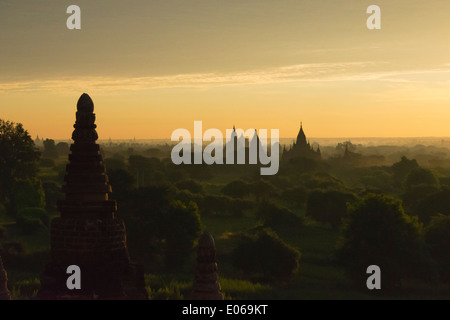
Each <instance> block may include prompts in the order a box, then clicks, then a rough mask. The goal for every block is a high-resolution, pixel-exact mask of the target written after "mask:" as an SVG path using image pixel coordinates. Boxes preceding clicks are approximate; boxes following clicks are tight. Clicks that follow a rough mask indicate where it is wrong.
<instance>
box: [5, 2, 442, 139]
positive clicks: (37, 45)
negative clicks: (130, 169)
mask: <svg viewBox="0 0 450 320" xmlns="http://www.w3.org/2000/svg"><path fill="white" fill-rule="evenodd" d="M70 4H72V3H71V1H56V0H52V1H50V0H42V1H12V0H4V1H2V2H0V30H1V32H0V43H2V49H1V50H0V61H1V64H0V71H1V72H0V118H2V119H5V120H12V121H15V122H21V123H23V124H24V126H25V128H26V129H28V131H29V132H30V133H31V135H32V136H33V137H35V136H36V135H39V136H40V137H45V138H53V139H68V138H70V135H71V132H72V125H73V123H74V121H75V111H76V110H75V107H76V102H77V100H78V97H79V96H80V95H81V94H82V93H83V92H86V93H88V94H89V95H90V96H91V98H92V99H93V101H94V104H95V112H96V114H97V125H98V133H99V136H100V139H108V138H110V137H111V138H112V139H130V138H134V137H136V138H137V139H146V138H170V135H171V133H172V131H173V130H175V129H177V128H187V129H189V130H193V122H194V120H202V121H203V128H204V129H205V130H206V128H219V129H221V130H223V131H225V129H226V128H231V127H232V126H233V125H236V126H237V127H241V128H243V129H248V128H256V129H260V128H261V129H262V128H266V129H271V128H277V129H280V136H281V137H294V136H296V134H297V132H298V129H299V124H300V121H303V124H304V127H305V131H306V132H307V135H308V136H309V137H365V136H366V137H389V136H393V137H407V136H414V137H416V136H450V126H449V125H448V123H449V120H450V90H449V89H450V42H449V41H448V39H450V20H449V19H448V17H447V15H448V12H450V2H449V1H446V0H445V1H440V0H434V1H433V5H432V6H431V5H430V2H426V1H424V0H417V1H408V0H396V1H395V2H394V1H388V0H377V1H361V0H346V1H333V0H322V1H307V0H294V1H288V0H279V1H271V0H258V1H256V0H245V1H237V0H226V1H225V0H219V1H207V0H184V1H181V0H172V1H163V0H155V1H144V0H134V1H132V2H126V1H118V0H109V1H108V4H107V5H106V4H105V3H103V2H96V1H87V0H85V1H77V5H79V6H80V8H81V10H82V29H81V30H76V31H69V30H68V29H67V28H66V19H67V17H68V15H67V14H66V13H65V11H66V8H67V6H69V5H70ZM371 4H377V5H379V6H380V8H381V12H382V29H381V30H375V31H370V30H368V29H367V28H366V19H367V17H368V14H367V13H366V8H367V7H368V6H369V5H371Z"/></svg>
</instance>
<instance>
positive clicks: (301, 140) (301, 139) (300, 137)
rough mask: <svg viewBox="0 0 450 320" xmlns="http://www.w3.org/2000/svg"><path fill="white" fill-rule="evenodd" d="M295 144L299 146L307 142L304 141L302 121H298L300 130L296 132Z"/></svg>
mask: <svg viewBox="0 0 450 320" xmlns="http://www.w3.org/2000/svg"><path fill="white" fill-rule="evenodd" d="M296 144H298V145H300V146H303V145H306V144H307V142H306V135H305V132H303V125H302V122H300V131H299V132H298V135H297V141H296Z"/></svg>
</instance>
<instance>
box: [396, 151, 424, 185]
mask: <svg viewBox="0 0 450 320" xmlns="http://www.w3.org/2000/svg"><path fill="white" fill-rule="evenodd" d="M391 168H392V172H393V177H392V178H393V180H394V184H395V185H396V186H397V187H400V186H402V185H403V183H404V182H405V179H406V176H407V175H408V174H409V173H410V172H411V171H412V170H414V169H417V168H419V164H418V163H417V161H416V159H412V160H409V159H408V158H407V157H405V156H403V157H402V158H401V160H400V161H399V162H396V163H394V164H393V165H392V167H391Z"/></svg>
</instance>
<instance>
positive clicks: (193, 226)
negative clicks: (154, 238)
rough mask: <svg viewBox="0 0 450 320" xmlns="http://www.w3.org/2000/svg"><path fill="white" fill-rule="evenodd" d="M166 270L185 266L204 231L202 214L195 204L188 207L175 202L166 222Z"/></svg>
mask: <svg viewBox="0 0 450 320" xmlns="http://www.w3.org/2000/svg"><path fill="white" fill-rule="evenodd" d="M165 226H166V228H165V230H166V232H165V239H166V268H167V269H168V270H177V269H179V268H180V267H182V266H183V264H184V263H185V261H186V260H187V258H188V257H189V255H190V254H191V251H192V249H193V248H194V244H195V241H196V240H197V239H198V237H199V236H200V232H201V230H202V226H201V221H200V214H199V213H198V207H197V204H196V203H195V202H192V201H191V202H190V203H189V204H188V205H187V206H186V205H184V204H183V203H181V202H180V201H173V202H172V204H171V206H170V209H169V213H168V215H167V217H166V220H165Z"/></svg>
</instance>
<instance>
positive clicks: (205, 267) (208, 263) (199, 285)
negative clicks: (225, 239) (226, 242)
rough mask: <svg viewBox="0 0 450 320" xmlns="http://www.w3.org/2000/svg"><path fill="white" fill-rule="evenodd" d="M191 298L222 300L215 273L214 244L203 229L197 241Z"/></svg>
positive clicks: (211, 237) (209, 235) (210, 236)
mask: <svg viewBox="0 0 450 320" xmlns="http://www.w3.org/2000/svg"><path fill="white" fill-rule="evenodd" d="M191 299H193V300H223V294H222V292H221V288H220V283H219V276H218V275H217V262H216V245H215V243H214V238H213V236H212V235H211V234H210V233H209V232H207V231H205V232H203V234H202V235H201V237H200V239H199V241H198V252H197V266H196V269H195V279H194V284H193V286H192V294H191Z"/></svg>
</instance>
